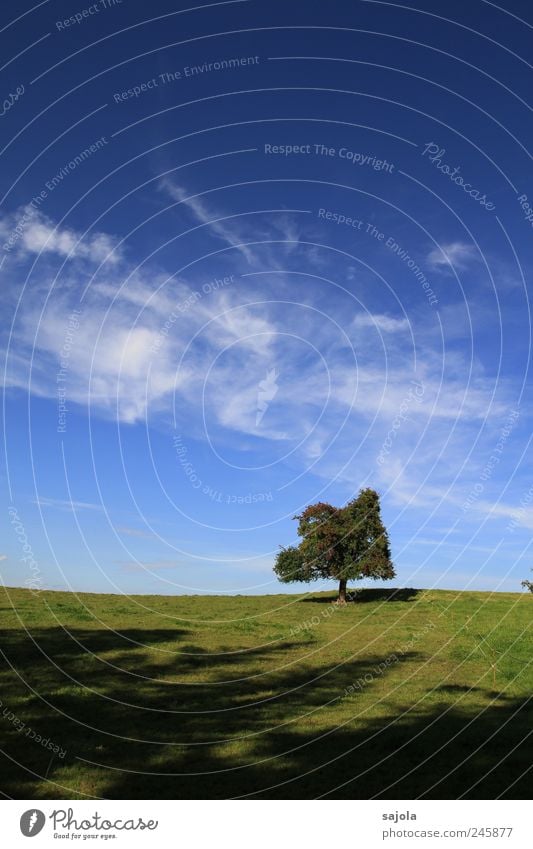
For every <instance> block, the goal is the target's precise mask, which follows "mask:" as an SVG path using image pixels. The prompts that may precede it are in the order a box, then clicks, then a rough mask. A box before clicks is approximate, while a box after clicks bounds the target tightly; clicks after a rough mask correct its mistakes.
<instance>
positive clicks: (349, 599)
mask: <svg viewBox="0 0 533 849" xmlns="http://www.w3.org/2000/svg"><path fill="white" fill-rule="evenodd" d="M419 592H421V590H415V589H413V588H412V587H398V588H397V589H394V588H393V587H392V588H391V587H383V588H381V587H380V588H379V589H355V590H346V603H347V604H353V603H356V604H361V603H362V602H367V601H373V602H376V601H411V600H412V599H414V598H416V596H417V595H418V593H419ZM301 600H302V602H311V603H312V604H332V603H333V602H335V601H336V600H337V594H336V593H335V594H334V595H331V596H329V595H328V596H324V595H316V596H309V597H308V598H303V599H301Z"/></svg>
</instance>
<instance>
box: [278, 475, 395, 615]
mask: <svg viewBox="0 0 533 849" xmlns="http://www.w3.org/2000/svg"><path fill="white" fill-rule="evenodd" d="M294 518H295V519H298V520H299V521H298V536H300V537H302V541H301V542H300V544H299V545H298V546H289V547H288V548H281V551H280V552H279V553H278V555H277V557H276V562H275V564H274V571H275V573H276V575H277V576H278V578H279V580H280V581H283V582H284V583H290V582H291V581H316V580H317V579H319V578H330V579H332V580H336V581H338V582H339V598H338V602H339V604H345V603H346V583H347V581H349V580H350V581H352V580H358V579H360V578H374V579H376V580H378V579H382V580H388V579H390V578H394V577H395V572H394V566H393V564H392V561H391V558H390V545H389V537H388V534H387V531H386V530H385V527H384V525H383V522H382V521H381V513H380V506H379V495H378V494H377V492H375V490H373V489H362V490H361V492H360V493H359V495H358V497H357V498H354V499H353V500H352V501H349V502H348V504H347V505H346V506H345V507H333V506H332V505H331V504H324V503H323V502H318V504H310V505H309V507H306V508H305V510H304V511H303V513H302V514H301V515H299V516H295V517H294Z"/></svg>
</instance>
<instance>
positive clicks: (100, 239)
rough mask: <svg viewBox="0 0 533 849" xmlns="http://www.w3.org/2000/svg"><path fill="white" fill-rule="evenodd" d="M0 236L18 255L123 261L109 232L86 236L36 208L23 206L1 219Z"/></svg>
mask: <svg viewBox="0 0 533 849" xmlns="http://www.w3.org/2000/svg"><path fill="white" fill-rule="evenodd" d="M0 237H1V238H2V239H3V240H4V244H5V245H7V246H8V247H9V250H10V251H13V252H14V253H15V254H16V255H18V256H20V255H32V254H41V255H43V254H45V255H46V254H56V255H57V256H60V257H69V258H70V259H78V260H79V259H85V260H90V261H91V262H93V263H94V262H96V263H100V262H103V261H104V260H105V261H106V262H107V263H110V264H111V265H115V264H116V263H118V262H119V261H120V259H121V251H120V249H119V248H118V247H117V239H115V238H114V237H112V236H110V235H108V234H107V233H89V234H82V233H81V232H79V231H76V230H73V229H71V228H70V227H63V226H62V227H60V226H58V225H55V224H54V222H53V221H52V220H51V219H50V218H48V217H47V216H46V215H44V214H43V213H42V212H41V211H40V210H35V209H33V208H32V207H21V208H20V209H19V210H17V212H15V213H14V214H12V215H8V216H4V217H3V218H1V219H0Z"/></svg>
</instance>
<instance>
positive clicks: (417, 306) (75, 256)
mask: <svg viewBox="0 0 533 849" xmlns="http://www.w3.org/2000/svg"><path fill="white" fill-rule="evenodd" d="M428 6H429V8H428ZM2 15H3V19H2V23H1V26H0V39H2V43H3V56H5V57H8V58H7V59H6V60H5V61H6V63H7V64H5V65H4V67H3V68H2V70H1V74H2V91H3V98H4V102H3V107H2V112H3V114H2V115H1V117H0V120H1V122H2V129H3V133H2V151H1V164H2V170H1V174H2V185H1V189H2V204H1V207H0V210H1V212H0V262H1V266H0V274H1V276H2V297H3V310H2V318H1V325H0V331H1V335H0V338H1V347H2V367H3V372H4V382H5V385H6V392H5V397H4V408H3V409H4V420H3V428H4V431H3V442H4V452H3V460H2V469H1V477H2V490H3V502H4V507H3V515H4V524H3V527H4V532H3V543H2V549H1V555H0V556H1V562H0V572H1V577H2V581H3V583H4V584H6V585H9V586H14V585H15V586H24V585H26V586H28V585H29V583H31V582H32V581H33V585H36V586H41V587H46V588H52V589H63V588H72V589H75V590H79V591H82V590H83V591H95V592H124V593H141V592H142V593H144V592H146V593H170V594H172V593H207V592H228V593H242V594H248V593H277V592H283V591H285V590H286V589H287V587H286V586H284V585H281V584H279V583H278V582H277V580H276V579H275V576H274V575H273V573H272V563H273V560H274V557H275V553H276V551H277V549H278V546H279V545H286V544H289V543H291V542H294V538H295V537H294V535H295V527H296V523H295V522H293V521H292V520H291V517H293V516H294V515H295V514H297V513H298V512H300V511H301V510H302V509H303V507H304V506H305V505H306V504H309V503H312V502H314V501H317V500H325V501H331V502H332V503H335V504H339V505H340V504H343V503H345V502H346V500H348V499H349V498H351V497H353V495H354V494H356V493H357V491H358V490H359V488H360V487H362V486H372V487H375V488H376V489H377V490H378V491H379V492H380V494H381V496H382V507H383V516H384V519H385V522H386V524H387V527H388V529H389V533H390V537H391V544H392V551H393V558H394V561H395V564H396V568H397V573H398V577H397V581H396V582H395V583H396V584H397V585H403V586H424V587H430V586H431V587H433V586H436V587H442V588H458V589H463V588H472V589H483V590H511V591H518V590H519V589H520V581H521V580H522V579H523V578H525V577H527V576H528V572H529V568H530V563H531V558H530V553H529V547H530V541H531V530H532V528H533V488H532V487H533V480H532V478H531V472H530V469H531V466H532V463H531V459H532V457H531V454H532V450H531V445H530V443H531V433H532V422H533V410H532V408H531V400H530V385H531V378H530V375H529V360H530V341H531V340H530V330H531V321H530V306H529V298H528V282H529V279H530V272H531V267H532V249H531V244H532V243H531V235H532V223H533V213H532V209H531V208H532V207H533V181H532V177H531V156H530V154H529V152H528V141H529V139H530V138H531V129H532V121H531V113H530V109H529V106H528V103H527V101H528V94H529V92H530V90H531V65H530V64H528V61H527V59H528V57H529V55H530V54H529V51H528V45H529V44H530V38H531V13H530V10H528V4H526V3H524V2H516V0H515V1H514V2H508V3H506V4H505V10H504V9H503V8H500V7H498V6H497V5H496V4H494V3H489V2H482V0H475V2H472V3H469V4H464V3H458V2H448V3H446V4H444V3H441V2H434V3H431V4H422V3H421V4H420V8H418V9H417V8H415V7H407V6H401V5H399V4H396V3H382V2H354V3H341V2H333V3H328V4H325V3H316V4H302V5H300V4H287V3H280V2H274V3H269V4H264V3H258V2H255V0H244V1H243V2H228V3H218V4H209V5H204V6H203V7H202V6H198V7H195V8H189V7H186V5H185V4H183V7H182V8H181V9H180V10H176V4H175V3H170V2H159V0H158V2H156V3H153V4H150V7H149V8H148V7H146V5H145V4H141V3H136V2H128V0H123V2H122V3H118V2H116V3H112V2H110V0H109V2H107V0H106V2H102V0H100V2H99V3H95V4H92V5H91V4H90V3H85V4H84V2H83V0H80V2H79V3H75V4H74V3H68V4H67V3H61V2H54V0H49V2H44V3H40V4H38V5H36V6H35V8H32V7H31V5H30V4H29V3H26V2H23V3H15V4H10V5H9V7H6V9H5V10H3V12H2ZM528 218H530V219H531V220H528ZM288 589H289V590H294V591H295V592H301V591H308V590H309V589H311V590H312V589H314V588H313V587H308V586H306V585H303V586H302V585H292V586H290V587H289V588H288Z"/></svg>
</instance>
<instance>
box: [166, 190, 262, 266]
mask: <svg viewBox="0 0 533 849" xmlns="http://www.w3.org/2000/svg"><path fill="white" fill-rule="evenodd" d="M161 188H162V189H164V190H165V191H166V192H167V194H169V195H170V197H171V198H173V200H175V201H178V203H181V204H183V205H184V206H186V207H187V209H189V210H190V211H191V212H192V214H193V215H194V217H195V218H196V220H197V221H199V222H200V224H204V225H206V226H208V227H209V228H210V230H211V232H213V233H214V234H215V235H216V236H218V237H219V238H220V239H222V240H223V241H224V242H226V244H227V245H230V246H231V247H233V248H236V249H237V250H238V251H239V252H240V253H241V254H242V256H243V257H244V258H245V259H246V260H247V262H249V263H250V264H251V263H253V262H254V259H255V258H254V254H253V251H252V250H251V249H250V248H249V247H248V246H247V245H245V244H243V242H244V241H246V238H245V236H244V235H243V234H241V232H240V230H239V229H238V227H237V225H235V224H228V223H227V222H226V221H225V220H224V217H220V216H218V215H217V214H216V213H215V212H213V211H212V210H211V209H210V208H209V206H208V204H207V203H206V201H205V200H203V199H202V198H200V197H198V196H195V195H190V194H189V193H188V192H187V191H186V190H185V189H184V188H182V187H181V186H180V185H178V184H177V183H174V182H172V180H170V179H168V177H167V178H164V179H163V180H162V181H161Z"/></svg>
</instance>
